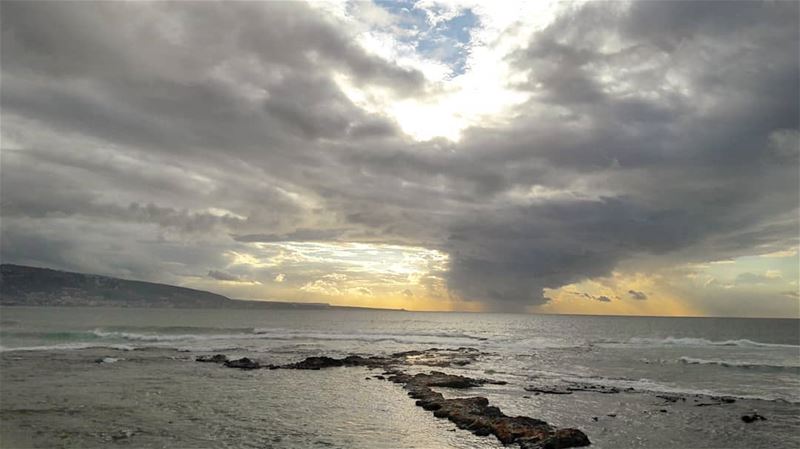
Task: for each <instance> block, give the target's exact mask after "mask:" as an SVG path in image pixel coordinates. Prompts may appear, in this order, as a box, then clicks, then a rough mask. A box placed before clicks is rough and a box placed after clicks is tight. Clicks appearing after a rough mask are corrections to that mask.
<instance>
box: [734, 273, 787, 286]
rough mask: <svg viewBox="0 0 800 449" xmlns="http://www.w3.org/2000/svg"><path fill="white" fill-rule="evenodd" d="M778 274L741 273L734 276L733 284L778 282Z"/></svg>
mask: <svg viewBox="0 0 800 449" xmlns="http://www.w3.org/2000/svg"><path fill="white" fill-rule="evenodd" d="M780 279H781V276H780V273H776V272H769V271H768V272H766V273H764V274H758V273H741V274H739V275H738V276H736V279H735V280H734V282H735V283H736V284H769V283H773V282H777V281H780Z"/></svg>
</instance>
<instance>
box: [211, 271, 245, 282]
mask: <svg viewBox="0 0 800 449" xmlns="http://www.w3.org/2000/svg"><path fill="white" fill-rule="evenodd" d="M208 277H210V278H211V279H216V280H218V281H229V282H245V281H244V280H243V279H242V278H241V277H239V276H237V275H235V274H231V273H227V272H225V271H220V270H209V271H208Z"/></svg>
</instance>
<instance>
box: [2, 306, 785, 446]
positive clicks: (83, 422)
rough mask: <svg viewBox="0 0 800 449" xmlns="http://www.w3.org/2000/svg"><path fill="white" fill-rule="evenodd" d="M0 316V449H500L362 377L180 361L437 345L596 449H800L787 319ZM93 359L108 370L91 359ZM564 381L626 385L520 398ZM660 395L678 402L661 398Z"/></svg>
mask: <svg viewBox="0 0 800 449" xmlns="http://www.w3.org/2000/svg"><path fill="white" fill-rule="evenodd" d="M0 312H1V313H2V321H1V322H0V344H2V347H3V352H2V354H0V355H1V357H0V368H1V369H2V371H0V373H2V382H0V393H1V396H0V399H2V403H1V404H0V412H2V418H3V419H2V427H0V436H2V439H0V441H1V442H3V446H4V447H14V446H16V445H17V444H23V445H38V446H39V447H105V446H109V445H127V446H129V447H221V446H226V447H275V448H290V447H338V448H359V447H364V448H367V447H387V448H389V447H398V448H399V447H405V448H438V447H443V448H444V447H500V446H499V443H497V442H496V440H494V439H492V438H488V437H476V436H474V435H471V434H469V433H468V432H465V431H462V430H458V431H452V430H454V426H453V425H452V424H450V423H449V422H447V421H442V420H438V419H435V418H433V416H432V415H431V414H430V413H428V412H426V411H424V410H422V409H420V408H418V407H415V406H414V401H412V400H410V399H408V398H407V397H406V395H405V393H404V392H403V391H402V389H401V388H400V387H399V386H398V385H396V384H392V383H389V382H384V381H379V380H374V379H371V380H366V379H365V377H366V376H367V375H368V374H369V373H368V372H367V371H366V370H365V369H363V368H342V369H331V370H323V371H312V372H300V371H281V370H278V371H267V370H264V371H253V372H243V371H238V370H231V369H226V368H223V367H220V366H218V365H213V364H200V363H196V362H193V361H192V360H193V357H194V356H196V355H199V354H207V353H213V352H223V353H225V354H227V355H228V356H231V357H238V356H249V357H253V358H257V359H259V360H261V361H263V362H265V363H284V362H288V361H294V360H299V359H302V358H304V357H306V356H307V355H312V354H323V353H324V354H329V355H344V354H349V353H360V354H367V355H372V354H386V353H391V352H395V351H402V350H409V349H425V348H429V347H432V346H436V347H443V348H447V347H459V346H469V347H474V348H477V349H479V350H481V351H483V352H484V354H483V355H482V356H481V357H480V358H479V359H478V360H477V361H476V362H474V363H472V364H470V365H467V366H465V367H460V368H458V369H447V370H448V371H451V372H455V373H461V374H465V375H468V376H472V377H492V378H496V379H501V380H506V381H508V382H509V384H508V385H505V386H496V385H494V386H486V387H482V388H479V389H476V390H475V391H469V392H468V394H469V395H482V396H486V397H488V398H489V399H490V401H491V402H493V403H494V404H495V405H498V406H500V407H501V408H502V409H503V411H504V412H506V413H507V414H510V415H513V414H522V415H527V416H532V417H535V418H541V419H544V420H546V421H548V422H550V423H552V424H554V425H557V426H559V427H576V428H579V429H581V430H583V431H584V432H586V433H587V435H589V438H590V439H591V440H592V441H593V443H594V447H619V448H627V447H797V446H800V437H798V432H797V429H798V428H800V404H799V402H800V396H799V395H800V372H799V371H798V366H800V346H798V344H800V341H798V339H800V337H798V330H799V329H798V322H797V321H796V320H736V319H675V318H622V317H574V316H536V315H502V314H444V313H415V312H383V311H363V310H353V311H342V310H336V311H324V310H319V311H295V310H289V311H281V310H264V311H253V310H246V311H243V310H176V309H160V310H156V309H110V308H3V309H1V310H0ZM103 358H106V363H95V360H96V359H103ZM113 359H116V360H113ZM418 369H420V370H428V369H431V368H428V367H418ZM435 369H440V368H435ZM570 382H580V383H582V384H589V385H613V386H617V387H620V388H632V389H633V390H632V391H628V392H623V393H619V394H599V393H591V392H576V393H574V394H571V395H563V396H561V395H558V396H556V395H535V394H533V393H529V392H526V391H525V390H524V387H525V386H528V385H531V384H536V385H551V386H558V385H562V386H563V385H570ZM668 392H673V393H681V394H682V395H683V397H684V399H682V400H680V401H678V402H676V403H667V402H666V401H665V400H664V399H662V398H659V397H658V396H659V395H663V394H664V393H668ZM445 393H446V394H450V393H448V392H445ZM453 393H456V392H453ZM457 393H458V394H464V392H457ZM694 394H703V395H730V396H734V397H737V398H739V399H738V400H737V401H736V402H735V403H733V404H724V405H715V406H705V407H697V406H696V404H698V403H710V402H714V401H711V400H710V399H709V398H708V396H702V395H701V396H693V395H694ZM747 398H749V399H747ZM754 409H756V410H758V412H759V413H760V414H762V415H765V416H767V417H768V420H767V421H763V422H758V423H753V424H744V423H742V421H741V420H740V417H741V415H742V414H744V413H747V412H750V411H752V410H754ZM608 415H615V416H613V417H612V416H608ZM9 441H11V442H13V443H15V444H14V446H10V445H9V444H7V442H9Z"/></svg>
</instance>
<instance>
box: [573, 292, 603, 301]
mask: <svg viewBox="0 0 800 449" xmlns="http://www.w3.org/2000/svg"><path fill="white" fill-rule="evenodd" d="M570 293H572V294H573V295H575V296H578V297H581V298H585V299H591V300H592V301H598V302H611V298H609V297H608V296H605V295H600V296H595V295H590V294H589V293H586V292H570Z"/></svg>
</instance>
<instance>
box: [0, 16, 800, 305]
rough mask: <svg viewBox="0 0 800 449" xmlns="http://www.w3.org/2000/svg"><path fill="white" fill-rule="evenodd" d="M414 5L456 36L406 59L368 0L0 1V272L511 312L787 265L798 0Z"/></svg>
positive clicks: (401, 28) (399, 21)
mask: <svg viewBox="0 0 800 449" xmlns="http://www.w3.org/2000/svg"><path fill="white" fill-rule="evenodd" d="M534 3H535V2H534ZM531 4H532V3H531ZM351 6H353V5H351ZM373 6H374V8H373ZM421 6H424V10H419V11H417V13H419V14H420V17H422V18H423V19H425V20H427V18H426V17H427V16H426V14H429V15H430V14H434V15H432V16H430V17H431V20H432V22H436V24H435V25H430V24H429V25H430V26H432V27H434V28H432V31H431V33H428V34H427V37H429V38H431V39H433V38H437V39H438V37H437V36H440V35H441V36H444V37H446V38H447V39H446V41H447V42H450V41H451V40H453V39H455V40H456V41H459V42H465V43H466V42H468V45H469V47H466V46H465V47H464V48H463V49H462V50H464V51H459V52H458V54H457V55H443V54H439V52H437V51H430V52H427V53H425V54H421V53H420V51H418V50H417V49H416V47H415V46H410V45H406V44H407V42H408V36H410V34H409V33H412V32H413V30H412V27H408V26H405V25H407V24H408V22H403V20H406V19H405V18H404V17H405V16H403V15H401V14H400V13H399V12H398V11H395V9H396V8H395V9H392V8H391V7H383V6H375V5H367V6H365V5H361V6H358V7H357V8H356V7H355V6H353V8H355V9H353V8H350V9H348V7H347V5H345V6H344V7H342V11H343V12H342V13H341V14H339V13H337V14H333V13H330V11H329V10H328V9H325V8H334V7H333V6H330V5H328V6H320V5H313V6H309V5H307V4H305V3H300V2H291V3H279V2H278V3H275V2H267V3H264V2H254V3H224V2H219V3H218V2H201V3H197V2H194V3H191V2H190V3H170V2H166V3H152V4H141V3H115V2H112V3H103V4H99V5H92V6H91V7H89V6H87V5H86V4H81V3H73V2H66V3H65V2H11V3H8V4H7V5H4V7H3V15H2V39H1V40H0V45H2V49H1V50H2V52H0V58H2V60H1V61H0V62H2V64H0V67H1V69H2V77H3V86H2V89H0V101H2V105H3V123H2V125H1V127H0V134H2V141H3V148H2V150H3V151H2V152H0V165H2V173H3V176H2V177H0V192H1V193H0V195H2V201H1V202H0V206H1V207H2V215H3V226H2V229H1V230H0V232H1V233H2V238H1V239H0V245H2V248H1V250H2V255H3V259H4V261H8V262H18V263H29V264H34V265H47V266H53V267H56V268H63V269H76V270H81V271H92V272H101V273H103V274H110V275H121V276H126V277H137V278H141V279H147V280H159V281H170V282H176V283H182V282H187V279H191V275H192V273H202V272H204V271H205V270H207V269H208V267H228V268H226V269H230V270H232V271H233V273H234V274H232V275H235V276H243V278H247V279H256V280H258V281H259V282H262V284H263V285H262V288H263V289H264V290H263V292H264V293H263V295H264V296H268V295H269V294H270V293H271V292H272V291H271V290H268V288H274V289H279V290H274V291H276V292H278V293H276V294H280V295H284V294H286V292H288V291H289V289H294V291H295V292H297V294H306V293H307V292H309V291H312V290H313V291H316V292H317V293H320V294H323V292H324V294H331V295H350V294H352V293H355V290H354V288H358V287H355V286H354V285H355V284H354V283H359V282H360V283H362V284H363V285H360V286H359V287H363V288H368V289H370V291H372V292H373V293H375V295H376V296H379V295H380V294H382V293H383V292H384V291H388V292H392V294H393V295H398V292H402V291H405V290H404V289H406V284H403V285H402V286H401V285H399V283H400V279H401V278H403V279H405V280H404V281H403V282H410V283H409V284H408V285H411V288H412V289H413V291H414V294H415V301H416V300H417V299H421V297H422V296H423V295H426V298H429V299H430V298H436V299H437V300H441V301H450V300H453V301H461V303H460V304H462V305H465V306H466V305H474V304H479V305H480V307H483V308H485V309H492V310H503V311H515V310H520V311H521V310H527V309H528V308H529V307H530V306H537V305H542V304H544V303H546V302H547V301H548V298H547V297H545V296H544V294H543V291H544V289H555V288H559V287H562V286H564V285H569V284H572V283H576V282H580V281H582V280H585V279H591V278H597V277H602V276H608V275H609V274H610V273H612V271H613V270H615V268H616V267H618V266H620V265H622V264H626V263H630V261H633V260H641V259H647V260H650V261H651V262H650V267H649V269H653V270H655V269H658V268H662V267H664V266H679V265H684V264H689V263H700V262H708V261H714V260H727V259H733V258H736V257H740V256H743V255H754V254H765V255H771V256H770V257H773V258H778V257H782V256H788V255H790V253H792V254H794V253H796V251H794V250H791V251H788V252H787V248H796V247H797V244H798V239H797V235H798V218H797V211H798V203H799V202H800V198H798V192H797V189H796V186H797V184H798V182H800V179H799V178H800V175H799V174H798V173H799V171H798V158H797V152H796V146H797V145H796V143H797V136H798V135H799V134H798V125H797V124H798V122H799V121H800V113H799V112H798V104H797V102H795V101H787V98H797V97H798V96H800V92H798V85H797V79H798V77H800V73H798V72H799V69H798V67H800V61H798V55H797V51H796V49H797V42H798V39H800V36H799V35H798V34H799V33H800V31H798V22H797V17H798V8H799V7H798V5H797V4H796V3H792V2H767V3H752V2H737V3H736V4H721V3H716V2H633V3H613V4H610V3H592V2H589V3H585V4H580V5H573V6H571V7H569V8H561V9H558V11H560V12H559V13H558V14H557V15H552V14H543V15H541V16H538V15H536V17H545V16H547V18H548V20H550V21H549V23H545V22H544V21H542V22H537V24H536V26H533V25H532V24H531V23H528V22H521V20H523V19H524V20H527V16H529V15H525V16H526V17H525V18H521V17H515V15H513V14H512V15H510V16H508V17H507V18H506V19H503V20H505V21H502V20H501V19H502V17H505V16H503V14H500V13H499V12H497V13H495V14H493V13H491V12H487V11H488V9H490V8H489V6H487V5H482V4H479V5H476V6H475V7H473V8H471V9H470V8H456V9H453V10H452V11H451V10H450V9H448V8H442V7H440V6H437V4H436V2H427V3H425V4H424V5H421ZM498 7H499V6H498ZM334 9H335V8H334ZM467 9H469V10H470V11H471V13H470V14H473V15H474V16H475V17H474V18H473V19H475V18H477V19H475V20H473V19H470V20H469V21H466V22H463V23H462V24H463V25H464V28H466V29H463V30H460V31H459V30H446V29H445V27H446V26H449V25H452V24H453V23H461V22H458V20H457V19H458V18H459V17H462V15H464V14H465V13H464V11H466V10H467ZM356 10H359V11H360V12H357V13H356V12H353V11H356ZM348 11H350V12H348ZM426 11H427V12H426ZM403 14H405V13H403ZM520 16H522V15H520ZM530 16H531V17H534V15H530ZM551 17H552V20H551ZM465 20H466V19H465ZM448 21H451V22H452V23H450V22H448ZM453 21H454V22H453ZM432 22H431V23H432ZM426 23H428V22H426ZM375 24H381V26H382V27H384V28H385V29H386V30H387V31H385V32H383V33H381V34H376V32H375V31H374V28H375V26H376V25H375ZM404 24H405V25H404ZM448 24H449V25H448ZM219 30H225V32H224V33H220V32H219ZM506 31H507V32H506ZM404 33H405V34H404ZM448 33H450V34H448ZM452 33H455V34H458V33H462V34H463V35H462V34H458V36H456V35H455V34H452ZM493 33H494V34H493ZM423 34H424V33H423ZM466 35H468V36H469V37H465V36H466ZM365 36H368V37H369V39H372V41H371V42H372V44H370V43H369V42H366V41H367V40H369V39H367V38H366V37H365ZM403 36H405V37H403ZM441 36H440V37H441ZM492 36H494V38H492V39H489V38H491V37H492ZM379 38H380V39H384V41H381V40H380V39H379ZM421 38H425V36H422V35H419V36H418V35H414V36H412V38H411V39H414V40H419V39H421ZM381 42H385V43H386V45H378V44H380V43H381ZM404 42H405V44H404ZM434 43H435V42H433V41H432V42H431V45H432V47H431V48H433V47H435V45H433V44H434ZM465 45H467V44H465ZM381 49H384V50H386V51H388V50H387V49H390V50H391V51H389V53H387V54H384V53H381V51H382V50H381ZM433 49H434V50H435V48H433ZM392 51H393V52H395V53H392ZM436 58H442V59H441V60H437V59H436ZM492 58H494V59H492ZM462 63H463V67H461V66H460V64H462ZM437 64H439V65H443V66H447V67H450V66H449V65H448V64H452V65H453V66H454V67H455V66H459V67H461V68H459V69H458V70H456V71H454V72H453V73H451V75H452V76H451V75H448V76H443V75H442V76H440V75H441V73H439V72H437V71H436V70H432V69H430V68H431V67H439V66H438V65H437ZM719 67H726V70H722V71H721V70H719ZM462 69H463V73H461V74H459V73H457V72H458V71H460V70H462ZM437 70H438V69H437ZM448 72H449V70H448ZM470 83H471V84H470ZM348 86H349V87H348ZM481 86H483V87H487V86H492V89H493V90H477V91H479V92H483V94H481V95H480V96H479V97H480V98H476V95H475V94H474V93H473V92H477V91H476V90H474V89H477V88H478V87H481ZM483 87H481V88H483ZM359 95H360V97H359ZM478 100H481V101H478ZM430 105H436V108H434V109H431V107H432V106H430ZM398 111H405V112H404V113H400V112H398ZM431 111H434V112H433V113H432V112H431ZM476 111H477V112H476ZM487 111H489V112H487ZM404 114H405V115H404ZM407 117H411V118H413V119H414V120H416V121H415V122H414V123H416V124H421V125H424V130H425V133H420V134H415V135H407V134H405V133H404V130H406V129H410V128H409V126H410V125H408V123H411V122H404V120H410V119H407ZM451 125H452V126H451ZM411 128H413V126H411ZM453 130H455V131H453ZM453 133H455V134H458V136H459V137H460V138H459V139H453V140H447V139H442V138H436V137H437V136H450V135H451V134H453ZM422 135H425V136H427V137H431V138H430V139H427V140H426V139H420V136H422ZM287 242H300V243H302V242H306V243H309V245H306V246H297V247H296V248H294V249H292V248H288V247H286V246H281V245H283V244H285V243H287ZM311 243H313V245H311ZM334 243H335V244H346V243H354V244H356V243H358V244H363V245H365V247H364V248H362V249H359V250H358V251H355V252H352V251H351V252H348V251H345V250H342V249H341V248H336V247H334V246H327V247H325V246H324V244H331V245H333V244H334ZM370 245H373V246H370ZM381 245H384V246H385V245H395V246H397V247H402V248H406V249H407V251H405V254H406V256H403V257H406V258H408V259H409V260H413V261H415V262H414V263H411V262H409V263H407V264H406V263H403V264H384V265H382V264H381V263H380V262H379V261H377V260H378V259H381V257H382V256H381V255H382V254H387V253H383V252H381V251H382V250H381V249H380V248H384V246H381ZM413 248H424V249H425V251H416V250H414V249H413ZM371 251H373V252H374V251H377V253H376V254H377V255H376V254H372V253H371ZM231 254H240V255H250V256H251V257H252V258H253V260H254V261H256V263H253V264H246V263H242V264H236V265H235V266H234V265H231V263H232V262H231V260H230V255H231ZM354 254H357V255H358V257H359V258H363V259H364V260H365V262H364V263H362V264H360V265H359V264H354V263H352V260H351V259H353V258H355V256H354ZM392 254H394V253H392ZM439 256H441V257H439ZM392 257H394V256H392ZM398 257H399V256H398ZM426 257H429V258H431V259H430V260H429V259H425V258H426ZM437 257H439V258H438V259H437ZM371 258H372V259H371ZM423 259H425V260H429V262H430V263H428V262H425V263H422V262H419V261H420V260H423ZM434 259H436V261H435V262H434V261H433V260H434ZM248 260H249V259H248ZM392 260H394V259H393V258H392ZM445 260H446V263H445ZM417 262H419V263H417ZM276 264H285V266H284V265H281V267H280V268H276V267H275V265H276ZM412 265H413V266H414V267H426V268H425V269H424V270H423V269H421V268H420V269H417V268H415V269H414V270H412V271H413V274H412V275H409V274H408V273H405V272H401V271H392V270H393V269H396V268H397V266H412ZM365 267H369V270H372V269H373V268H374V270H373V271H369V270H368V269H367V268H365ZM375 267H378V268H375ZM284 268H286V269H284ZM278 269H280V270H281V272H282V273H283V272H285V273H286V279H287V281H286V282H284V283H281V282H280V281H278V279H277V276H280V274H279V275H276V274H275V273H276V272H277V270H278ZM343 269H347V270H351V271H346V275H347V276H349V277H348V281H347V282H345V281H343V280H341V279H334V278H330V277H325V276H326V274H328V273H334V272H335V273H339V272H341V273H345V271H341V270H343ZM240 270H242V271H240ZM245 270H249V271H248V272H245ZM359 270H360V271H359ZM212 271H214V270H212ZM354 271H357V272H358V274H357V275H356V274H354V273H353V272H354ZM368 271H369V274H368V275H367V274H364V273H367V272H368ZM218 274H222V275H223V276H224V274H225V273H224V272H222V271H220V272H218ZM228 274H230V273H228ZM209 276H211V275H209ZM759 276H761V277H759ZM211 277H213V276H211ZM766 277H767V275H766V274H764V275H759V274H756V273H750V276H744V277H743V278H741V279H737V281H736V283H737V284H739V286H740V287H742V288H745V287H746V286H747V285H756V283H758V282H764V283H767V282H771V281H769V280H768V279H766ZM409 278H411V281H409V280H408V279H409ZM277 284H280V285H277ZM380 285H384V286H385V287H384V288H385V289H386V290H382V289H381V287H380ZM234 287H235V286H228V287H226V288H234ZM239 287H242V286H239ZM419 287H424V288H419ZM626 290H627V288H625V289H622V290H620V291H622V292H624V291H626ZM408 291H410V290H408ZM222 293H224V292H222ZM648 293H650V294H651V296H652V295H653V292H651V291H650V290H648ZM237 294H238V291H237ZM248 294H250V295H251V296H256V293H248ZM639 294H641V295H642V296H646V295H645V294H644V293H643V292H637V291H635V290H630V291H628V295H630V296H631V297H632V298H634V299H640V298H638V295H639ZM403 295H404V296H406V297H407V296H408V295H405V294H404V293H403ZM655 296H659V297H660V295H655ZM655 296H654V297H655ZM598 298H599V297H598ZM606 298H607V299H609V300H610V297H606ZM641 299H644V298H641ZM597 300H599V301H602V300H600V299H597ZM696 300H697V301H703V299H702V298H698V299H696ZM652 302H653V301H649V302H648V304H650V303H652ZM784 302H785V301H784ZM776 310H777V309H776ZM785 312H786V313H787V314H788V313H796V311H793V310H790V309H785Z"/></svg>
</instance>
